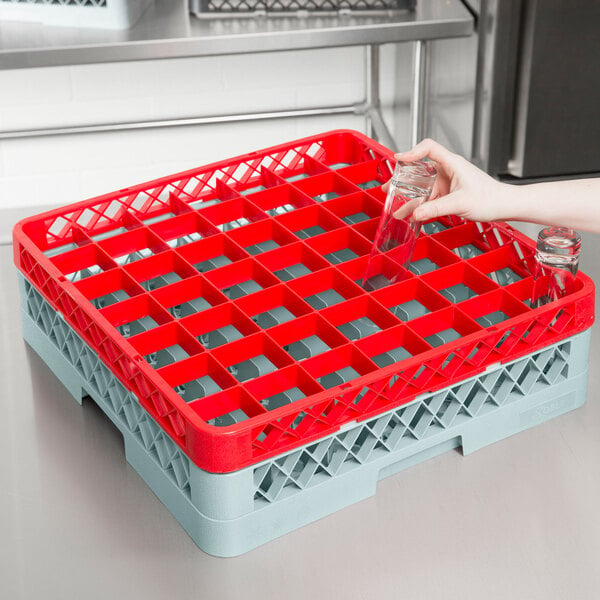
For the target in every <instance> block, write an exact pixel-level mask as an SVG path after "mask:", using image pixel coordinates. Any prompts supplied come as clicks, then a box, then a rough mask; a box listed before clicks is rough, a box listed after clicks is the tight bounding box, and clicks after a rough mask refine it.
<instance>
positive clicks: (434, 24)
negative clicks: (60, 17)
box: [0, 0, 473, 69]
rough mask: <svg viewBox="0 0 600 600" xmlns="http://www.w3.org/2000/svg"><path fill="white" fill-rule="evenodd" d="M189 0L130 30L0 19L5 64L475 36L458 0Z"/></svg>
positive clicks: (167, 2) (156, 9)
mask: <svg viewBox="0 0 600 600" xmlns="http://www.w3.org/2000/svg"><path fill="white" fill-rule="evenodd" d="M185 6H186V2H185V0H156V3H155V5H154V6H152V7H150V8H149V9H148V10H147V11H146V13H145V14H144V15H143V16H142V18H141V20H140V21H139V22H138V23H137V25H136V26H135V27H133V28H132V29H131V30H126V31H107V30H94V29H76V28H61V27H49V26H42V25H39V24H31V23H15V22H12V23H11V22H8V21H5V22H1V23H0V69H16V68H25V67H45V66H59V65H76V64H87V63H99V62H117V61H128V60H146V59H160V58H181V57H190V56H215V55H224V54H240V53H248V52H271V51H280V50H300V49H306V48H324V47H334V46H354V45H364V44H384V43H389V42H406V41H411V40H431V39H437V38H450V37H460V36H467V35H470V34H471V33H472V31H473V17H472V16H471V14H470V13H469V11H468V10H467V9H466V8H465V7H464V6H463V4H462V3H461V2H460V0H427V1H425V2H418V3H417V8H416V10H415V11H414V12H407V11H389V12H388V13H386V14H381V15H378V16H354V15H352V16H308V17H299V16H296V15H291V16H288V17H274V18H264V17H241V18H231V17H227V18H220V19H204V18H202V19H198V18H194V17H190V16H189V15H188V13H187V11H186V9H185Z"/></svg>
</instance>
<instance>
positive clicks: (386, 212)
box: [363, 160, 437, 290]
mask: <svg viewBox="0 0 600 600" xmlns="http://www.w3.org/2000/svg"><path fill="white" fill-rule="evenodd" d="M436 176H437V169H436V166H435V163H434V162H433V161H430V160H419V161H416V162H412V163H406V162H397V163H396V166H395V168H394V174H393V175H392V178H391V180H390V184H389V188H388V193H387V197H386V199H385V205H384V207H383V213H382V215H381V219H380V220H379V226H378V228H377V233H376V234H375V241H374V242H373V247H372V249H371V255H370V257H369V262H368V264H367V269H366V271H365V276H364V279H363V287H364V288H365V289H367V290H372V289H376V288H378V287H382V286H384V285H389V284H390V283H395V282H396V281H398V280H399V279H401V277H402V273H401V271H399V272H398V273H397V275H396V276H395V277H393V278H392V280H390V279H389V277H385V276H384V275H383V273H382V272H381V265H382V260H381V255H383V254H384V253H386V254H387V255H388V256H389V257H390V258H393V259H394V260H395V262H396V263H398V264H400V265H402V267H403V268H404V269H406V268H408V265H409V264H410V262H411V260H412V255H413V252H414V248H415V242H416V240H417V237H418V235H419V231H420V230H421V223H420V222H418V221H414V220H413V219H412V213H413V211H414V210H415V209H416V208H417V207H418V206H420V205H421V204H423V203H424V202H426V201H427V200H429V197H430V196H431V192H432V190H433V185H434V183H435V178H436Z"/></svg>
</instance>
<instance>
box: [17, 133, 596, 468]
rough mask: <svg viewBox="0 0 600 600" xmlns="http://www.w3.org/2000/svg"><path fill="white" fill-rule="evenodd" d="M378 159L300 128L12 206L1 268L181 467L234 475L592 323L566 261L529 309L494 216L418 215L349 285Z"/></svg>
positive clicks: (506, 230)
mask: <svg viewBox="0 0 600 600" xmlns="http://www.w3.org/2000/svg"><path fill="white" fill-rule="evenodd" d="M392 166H393V153H392V151H390V150H388V149H386V148H384V147H382V146H381V145H379V144H378V143H377V142H375V141H373V140H371V139H369V138H367V137H366V136H364V135H362V134H360V133H358V132H354V131H345V130H344V131H332V132H329V133H324V134H321V135H317V136H313V137H309V138H305V139H301V140H297V141H294V142H290V143H288V144H282V145H279V146H275V147H273V148H268V149H266V150H262V151H259V152H253V153H251V154H248V155H245V156H241V157H237V158H233V159H230V160H226V161H222V162H219V163H215V164H212V165H208V166H205V167H202V168H199V169H194V170H191V171H187V172H184V173H179V174H177V175H174V176H171V177H165V178H163V179H158V180H156V181H152V182H150V183H146V184H142V185H139V186H136V187H133V188H130V189H126V190H121V191H119V192H115V193H113V194H108V195H105V196H101V197H98V198H94V199H91V200H87V201H85V202H81V203H78V204H74V205H71V206H68V207H66V208H63V209H59V210H54V211H50V212H47V213H44V214H41V215H39V216H36V217H33V218H30V219H26V220H24V221H22V222H20V223H19V224H18V225H17V226H16V227H15V230H14V257H15V264H16V265H17V267H18V268H19V269H20V270H21V272H22V273H23V274H24V275H25V277H27V279H28V280H29V281H30V282H32V283H33V285H34V286H35V287H36V288H37V289H38V290H39V291H40V292H41V293H42V294H43V296H44V297H45V298H46V300H47V301H48V302H50V304H51V305H52V306H53V307H54V308H55V309H56V310H57V311H60V313H61V314H62V315H63V317H64V318H65V319H66V321H67V322H68V323H69V325H71V326H72V327H73V328H74V329H75V330H76V331H77V332H78V333H79V335H81V337H82V338H83V339H84V340H85V341H86V342H87V343H88V344H89V345H90V346H91V347H93V348H94V349H95V351H96V352H97V353H98V355H99V356H100V357H101V358H102V360H103V361H104V362H105V363H106V365H107V366H108V367H109V368H110V369H111V370H112V371H113V373H114V374H115V375H116V376H117V377H118V378H119V379H120V381H121V382H122V383H123V384H124V385H125V386H126V387H127V388H128V389H130V390H131V391H133V392H134V393H135V394H136V396H137V398H138V399H139V402H140V404H141V405H142V406H143V407H144V408H145V409H146V410H147V411H148V412H149V413H150V414H151V415H152V416H153V417H154V419H155V420H156V421H157V422H158V423H159V424H160V425H161V427H163V429H164V430H165V431H166V432H167V433H168V434H169V435H170V436H171V437H172V438H173V440H174V441H175V442H176V443H177V444H178V445H179V446H180V447H181V448H182V449H183V450H184V451H185V452H186V453H187V455H188V456H189V457H190V458H191V459H192V460H193V461H194V463H195V464H197V465H198V466H199V467H201V468H202V469H205V470H207V471H210V472H214V473H223V472H230V471H234V470H237V469H240V468H242V467H245V466H248V465H251V464H254V463H257V462H259V461H261V460H264V459H266V458H269V457H272V456H275V455H279V454H281V453H282V452H285V451H288V450H291V449H292V448H294V447H297V446H300V445H303V444H305V443H308V442H311V441H313V440H316V439H319V438H321V437H323V436H325V435H328V434H330V433H333V432H335V431H337V430H338V429H339V428H340V427H342V426H343V425H344V424H346V423H348V422H351V421H361V420H365V419H368V418H370V417H372V416H374V415H376V414H378V413H381V412H383V411H385V410H388V409H390V408H393V407H395V406H398V405H401V404H403V403H406V402H409V401H410V400H412V399H413V398H414V397H415V396H416V395H418V394H422V393H424V392H428V391H434V390H437V389H440V388H442V387H446V386H448V385H452V384H454V383H456V382H458V381H460V380H462V379H465V378H467V377H471V376H473V375H476V374H478V373H480V372H482V371H484V370H485V369H486V368H487V367H489V366H490V365H492V364H494V363H498V362H507V361H510V360H513V359H515V358H518V357H520V356H523V355H525V354H529V353H532V352H535V351H537V350H538V349H540V348H542V347H544V346H547V345H549V344H553V343H554V342H557V341H559V340H561V339H564V338H566V337H568V336H571V335H573V334H575V333H578V332H580V331H583V330H584V329H587V328H588V327H590V326H591V324H592V322H593V318H594V313H593V306H594V304H593V293H594V288H593V284H592V282H591V280H590V279H589V278H588V277H586V276H585V275H584V274H582V273H580V274H579V275H578V277H577V281H576V286H575V289H574V290H573V291H572V292H571V293H570V294H569V295H567V296H566V297H564V298H562V299H561V300H559V301H557V302H554V303H551V304H548V305H546V306H543V307H540V308H537V309H532V308H531V307H530V305H529V303H528V300H529V298H530V297H531V291H532V277H531V265H532V257H533V243H532V241H531V240H529V239H528V238H526V237H525V236H523V235H522V234H520V233H519V232H517V231H516V230H514V229H513V228H512V227H510V226H508V225H506V224H503V223H491V224H485V225H483V224H479V223H473V222H467V221H464V220H462V219H458V218H441V219H439V220H438V221H435V222H432V223H428V224H426V225H425V226H424V228H423V234H422V236H421V237H420V238H419V240H418V241H417V246H416V249H415V254H414V258H413V262H412V264H411V266H410V270H409V272H407V273H406V277H405V278H404V279H403V280H402V281H401V282H399V283H396V284H394V285H390V286H387V287H384V288H382V289H379V290H376V291H369V292H368V291H365V290H364V289H363V288H362V287H361V285H360V284H361V280H362V277H363V274H364V271H365V267H366V263H367V260H368V254H369V250H370V245H371V241H372V238H373V235H374V233H375V229H376V225H377V219H378V217H379V215H380V213H381V209H382V206H383V200H384V195H383V192H382V190H381V184H382V183H384V182H385V181H386V180H387V179H388V178H389V176H390V173H391V170H392ZM399 268H400V267H399V265H398V264H396V263H395V262H394V260H393V257H392V256H389V255H388V256H384V257H383V258H382V264H381V272H382V274H384V275H385V274H386V273H389V274H390V277H391V276H392V275H393V274H394V273H397V271H398V269H399Z"/></svg>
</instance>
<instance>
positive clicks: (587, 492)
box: [0, 228, 600, 600]
mask: <svg viewBox="0 0 600 600" xmlns="http://www.w3.org/2000/svg"><path fill="white" fill-rule="evenodd" d="M535 229H536V228H534V230H535ZM599 252H600V237H593V236H584V250H583V265H582V268H583V270H584V271H586V272H587V273H588V274H590V275H592V276H593V277H595V278H596V279H598V278H600V263H599V262H598V261H597V259H596V257H597V256H598V255H599ZM0 275H1V276H2V285H1V286H0V403H1V408H2V410H1V412H0V414H1V415H2V417H1V419H0V532H1V535H0V597H2V598H10V599H11V600H16V599H20V598H24V599H25V598H26V599H30V598H45V599H48V600H51V599H54V598H56V599H61V600H64V599H68V598H85V599H86V600H92V599H113V598H143V599H144V600H152V599H154V598H156V599H161V600H164V598H173V599H175V598H176V599H178V600H179V599H182V598H202V599H203V600H213V599H214V600H217V599H218V600H229V599H236V600H239V599H241V598H243V599H244V600H254V599H260V600H270V599H273V598H282V599H283V598H284V599H285V600H295V599H302V600H304V599H305V598H317V599H321V598H331V599H337V598H343V599H344V600H359V599H361V600H365V599H382V598H390V597H391V598H411V599H413V598H414V599H421V598H423V599H428V600H429V599H431V600H433V599H435V600H444V599H450V600H455V599H456V598H460V599H461V600H471V599H473V600H481V599H482V598H486V599H487V600H506V598H519V599H520V598H526V599H527V600H537V599H539V600H542V599H543V600H554V599H556V600H558V599H560V600H564V599H565V598H569V599H573V600H574V599H580V598H585V599H588V598H596V597H597V596H598V590H599V589H600V569H599V568H598V559H597V557H598V556H599V555H600V522H599V519H598V505H599V504H600V477H599V476H598V465H599V464H600V433H599V432H600V402H599V401H600V397H599V396H600V378H599V377H600V369H598V368H597V365H598V364H599V363H600V335H599V332H598V330H597V329H598V327H597V326H595V327H594V329H595V330H596V331H595V332H594V334H593V335H592V347H591V355H590V365H591V369H590V380H589V384H590V385H589V394H588V401H587V403H586V404H585V405H584V406H583V407H582V408H581V409H578V410H577V411H574V412H571V413H569V414H566V415H564V416H562V417H559V418H556V419H554V420H552V421H550V422H548V423H545V424H543V425H540V426H538V427H535V428H534V429H531V430H528V431H525V432H523V433H521V434H519V435H517V436H514V437H512V438H509V439H507V440H504V441H502V442H499V443H497V444H494V445H492V446H490V447H487V448H484V449H482V450H478V451H477V452H475V453H474V454H472V455H469V456H467V457H462V455H461V454H460V453H459V452H455V451H451V452H448V453H446V454H444V455H442V456H439V457H437V458H434V459H431V460H429V461H427V462H425V463H423V464H421V465H419V466H416V467H413V468H411V469H408V470H406V471H404V472H402V473H399V474H398V475H395V476H393V477H390V478H388V479H386V480H383V481H381V482H380V483H379V485H378V492H377V495H376V496H374V497H372V498H370V499H368V500H365V501H363V502H360V503H358V504H355V505H353V506H351V507H349V508H347V509H344V510H342V511H339V512H338V513H336V514H334V515H331V516H329V517H327V518H325V519H323V520H321V521H318V522H316V523H313V524H311V525H309V526H307V527H303V528H302V529H300V530H298V531H295V532H293V533H291V534H288V535H286V536H284V537H282V538H280V539H278V540H275V541H273V542H271V543H269V544H267V545H265V546H263V547H261V548H258V549H257V550H255V551H253V552H250V553H248V554H246V555H244V556H241V557H238V558H233V559H216V558H213V557H210V556H208V555H206V554H203V553H202V552H201V551H199V550H198V549H197V548H196V546H195V545H194V544H193V542H192V541H191V540H190V538H189V537H188V536H187V534H186V533H185V532H184V531H183V529H182V528H181V527H180V526H179V525H178V524H177V522H176V521H175V519H174V518H173V517H172V516H171V515H170V514H169V512H168V511H167V509H166V508H164V507H163V506H162V504H161V503H160V502H159V501H158V500H157V498H156V497H155V496H154V495H153V494H152V492H151V491H150V490H149V489H148V488H147V487H146V485H145V484H144V482H143V481H142V480H141V479H140V477H139V476H138V475H137V474H136V472H135V471H134V470H133V469H132V468H131V467H129V466H128V464H127V462H126V461H125V456H124V450H123V442H122V439H121V436H120V434H119V433H118V432H117V430H116V429H115V428H114V427H113V426H112V424H111V423H110V422H109V421H108V419H107V418H105V417H104V416H103V414H102V413H101V411H100V410H99V409H98V408H97V407H96V406H95V405H94V404H93V403H92V402H88V403H84V406H83V407H80V406H78V405H77V404H76V403H75V401H74V400H73V399H72V398H71V397H70V396H69V394H68V393H67V392H66V390H65V389H64V388H63V387H62V386H61V384H60V383H59V382H58V380H57V379H56V378H55V377H54V376H53V375H52V373H51V372H50V371H49V370H48V368H47V367H46V366H45V364H44V363H43V362H42V361H41V360H40V359H39V358H38V357H37V355H36V354H35V353H34V352H33V351H31V350H30V349H29V348H28V347H27V346H26V345H25V343H24V342H23V340H22V338H21V328H20V320H19V315H20V312H19V311H20V304H19V300H18V291H17V284H16V276H15V273H14V268H13V266H12V251H11V248H10V247H8V246H0Z"/></svg>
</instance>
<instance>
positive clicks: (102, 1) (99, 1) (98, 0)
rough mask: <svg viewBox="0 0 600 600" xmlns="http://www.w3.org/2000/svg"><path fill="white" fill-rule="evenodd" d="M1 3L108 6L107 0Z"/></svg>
mask: <svg viewBox="0 0 600 600" xmlns="http://www.w3.org/2000/svg"><path fill="white" fill-rule="evenodd" d="M0 2H4V3H6V4H55V5H57V6H95V7H105V6H106V0H0Z"/></svg>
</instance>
